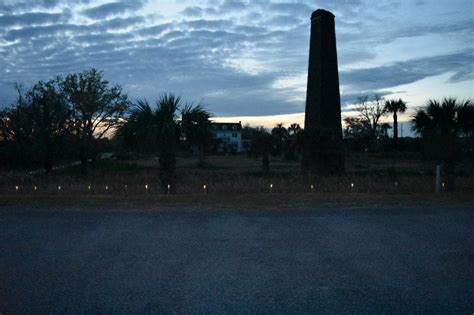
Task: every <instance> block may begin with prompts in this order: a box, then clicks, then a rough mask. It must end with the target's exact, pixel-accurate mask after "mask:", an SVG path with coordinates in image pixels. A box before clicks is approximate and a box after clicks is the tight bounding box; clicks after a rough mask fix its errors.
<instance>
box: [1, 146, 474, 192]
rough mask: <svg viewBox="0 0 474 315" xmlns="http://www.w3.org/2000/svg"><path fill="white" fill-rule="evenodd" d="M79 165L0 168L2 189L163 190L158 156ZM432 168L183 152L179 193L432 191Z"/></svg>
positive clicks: (470, 185) (469, 179)
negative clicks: (52, 170)
mask: <svg viewBox="0 0 474 315" xmlns="http://www.w3.org/2000/svg"><path fill="white" fill-rule="evenodd" d="M471 167H472V166H471ZM78 169H79V168H78V167H73V168H70V169H65V170H62V171H59V172H57V173H56V174H53V175H50V176H46V175H40V174H38V175H25V174H21V173H9V174H6V173H3V174H0V195H12V194H13V195H25V194H26V195H32V196H41V195H57V196H64V195H65V196H71V195H84V196H94V195H107V196H141V197H140V198H142V197H143V196H147V195H156V194H158V193H159V192H160V189H159V187H160V182H159V179H158V172H159V169H158V160H157V159H155V158H149V159H142V160H137V161H126V162H125V161H115V160H104V161H102V162H101V164H100V165H98V167H97V169H96V170H94V171H93V172H91V174H90V175H89V176H87V177H83V176H80V175H78ZM465 169H469V168H468V167H467V168H465ZM430 170H431V171H430ZM433 170H434V163H432V162H427V161H421V160H416V159H411V160H408V159H406V160H400V161H397V163H395V164H394V161H391V160H386V159H385V160H384V159H381V158H378V157H377V158H374V157H373V158H370V157H369V156H364V155H359V156H353V157H350V158H348V160H347V172H346V174H345V175H344V176H309V175H304V174H301V172H300V164H299V163H298V162H287V161H283V160H281V159H277V158H274V159H272V161H271V172H270V173H269V174H262V172H261V162H260V160H255V159H248V158H246V157H244V156H210V157H208V158H207V161H206V165H205V167H197V162H196V160H195V159H193V158H179V159H178V164H177V180H176V192H177V194H179V195H199V194H204V189H203V185H206V191H205V193H206V194H207V195H217V196H225V197H230V196H232V195H244V196H246V195H248V194H272V195H273V196H276V195H288V194H312V195H314V194H330V193H341V194H345V193H352V194H361V193H363V194H384V195H392V194H429V193H432V192H433V190H434V180H435V177H434V174H433ZM456 184H457V191H458V192H460V193H463V194H467V195H469V194H473V195H474V177H473V176H470V175H466V174H461V176H458V177H457V182H456ZM145 185H147V187H148V189H145ZM59 186H60V187H61V189H59ZM89 186H90V189H89ZM16 187H18V190H17V189H16ZM35 187H36V190H35Z"/></svg>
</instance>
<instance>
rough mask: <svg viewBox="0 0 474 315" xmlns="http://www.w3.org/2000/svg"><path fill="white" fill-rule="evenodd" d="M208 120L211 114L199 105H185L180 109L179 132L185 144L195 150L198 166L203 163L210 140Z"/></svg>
mask: <svg viewBox="0 0 474 315" xmlns="http://www.w3.org/2000/svg"><path fill="white" fill-rule="evenodd" d="M209 118H211V114H210V113H209V112H208V111H206V110H205V109H204V108H203V107H202V105H201V104H198V105H197V106H193V105H191V104H186V105H185V106H184V107H183V108H182V109H181V132H182V134H183V135H184V137H185V138H186V142H187V143H188V144H189V145H190V146H191V147H194V148H196V149H197V152H198V156H199V163H200V164H202V163H203V162H204V151H205V148H206V145H207V144H208V143H209V142H210V140H211V139H212V133H211V131H210V130H209V126H210V124H211V121H210V120H209Z"/></svg>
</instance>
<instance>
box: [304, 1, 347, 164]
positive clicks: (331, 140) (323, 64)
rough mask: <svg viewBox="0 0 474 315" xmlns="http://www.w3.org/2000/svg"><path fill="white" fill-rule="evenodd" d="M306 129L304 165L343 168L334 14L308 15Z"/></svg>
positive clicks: (317, 11) (315, 13)
mask: <svg viewBox="0 0 474 315" xmlns="http://www.w3.org/2000/svg"><path fill="white" fill-rule="evenodd" d="M305 130H306V132H307V135H308V142H307V145H306V149H305V158H304V160H303V166H304V167H306V168H310V169H312V170H314V171H316V172H318V173H341V172H343V171H344V152H343V145H342V127H341V98H340V95H339V73H338V67H337V50H336V31H335V25H334V15H333V14H332V13H331V12H329V11H325V10H321V9H319V10H316V11H314V12H313V14H312V15H311V38H310V45H309V65H308V85H307V91H306V113H305Z"/></svg>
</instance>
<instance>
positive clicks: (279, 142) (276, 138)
mask: <svg viewBox="0 0 474 315" xmlns="http://www.w3.org/2000/svg"><path fill="white" fill-rule="evenodd" d="M271 134H272V138H273V153H274V154H275V155H277V154H281V153H282V152H283V148H284V144H285V141H286V140H287V139H288V130H286V128H285V127H284V126H283V123H279V124H277V125H276V126H275V127H273V129H272V132H271Z"/></svg>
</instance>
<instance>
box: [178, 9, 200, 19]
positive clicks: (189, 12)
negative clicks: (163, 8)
mask: <svg viewBox="0 0 474 315" xmlns="http://www.w3.org/2000/svg"><path fill="white" fill-rule="evenodd" d="M202 12H203V10H202V9H201V8H200V7H188V8H186V9H184V10H183V12H181V14H183V15H185V16H190V17H200V16H202Z"/></svg>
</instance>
